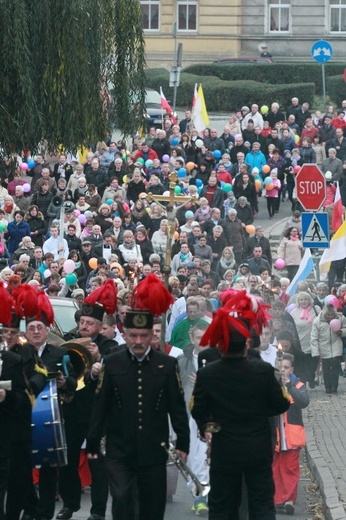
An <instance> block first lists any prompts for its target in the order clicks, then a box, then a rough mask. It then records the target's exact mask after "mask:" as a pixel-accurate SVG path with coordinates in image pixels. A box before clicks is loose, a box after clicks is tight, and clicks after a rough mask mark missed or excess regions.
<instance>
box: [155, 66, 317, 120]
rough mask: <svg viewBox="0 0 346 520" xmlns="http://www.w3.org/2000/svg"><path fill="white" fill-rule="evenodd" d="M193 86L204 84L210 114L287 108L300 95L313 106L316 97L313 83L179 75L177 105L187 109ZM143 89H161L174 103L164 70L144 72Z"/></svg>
mask: <svg viewBox="0 0 346 520" xmlns="http://www.w3.org/2000/svg"><path fill="white" fill-rule="evenodd" d="M195 83H202V84H203V92H204V97H205V101H206V105H207V109H208V111H209V112H216V111H220V110H222V111H233V112H234V111H236V110H239V109H240V108H241V107H242V106H243V105H248V106H250V105H251V104H252V103H257V104H259V105H270V104H271V103H272V102H274V101H276V102H277V103H279V105H280V106H282V107H286V106H288V105H289V104H290V102H291V98H292V97H293V96H296V95H297V94H299V97H300V98H301V99H304V101H307V102H309V103H310V104H311V103H312V102H313V98H314V95H315V85H314V83H306V84H303V85H302V84H298V83H294V84H287V85H269V84H266V85H263V84H261V83H258V82H256V81H251V80H248V81H244V80H238V81H223V80H220V79H219V78H217V77H215V76H207V77H202V76H197V75H193V74H187V73H186V72H182V73H181V75H180V85H179V87H178V90H177V105H178V106H186V107H190V106H191V102H192V97H193V91H194V85H195ZM146 86H147V87H150V88H153V89H155V90H159V88H160V87H162V89H163V91H164V93H165V96H166V98H167V99H170V100H172V99H173V88H171V87H169V73H168V71H167V70H165V69H149V70H147V72H146Z"/></svg>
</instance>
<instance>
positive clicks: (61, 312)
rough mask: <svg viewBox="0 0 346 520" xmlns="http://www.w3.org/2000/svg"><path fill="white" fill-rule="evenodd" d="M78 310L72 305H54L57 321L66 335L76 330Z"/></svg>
mask: <svg viewBox="0 0 346 520" xmlns="http://www.w3.org/2000/svg"><path fill="white" fill-rule="evenodd" d="M76 310H77V308H76V307H75V306H72V305H67V306H65V305H54V314H55V321H56V322H57V323H58V325H59V327H60V328H61V330H62V331H63V333H64V334H66V332H69V331H70V330H71V329H74V328H75V326H76V322H75V319H74V313H75V312H76Z"/></svg>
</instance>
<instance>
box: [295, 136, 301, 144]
mask: <svg viewBox="0 0 346 520" xmlns="http://www.w3.org/2000/svg"><path fill="white" fill-rule="evenodd" d="M294 140H295V142H296V143H299V141H300V137H299V135H295V136H294Z"/></svg>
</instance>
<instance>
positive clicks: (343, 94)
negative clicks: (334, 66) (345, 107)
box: [326, 76, 346, 107]
mask: <svg viewBox="0 0 346 520" xmlns="http://www.w3.org/2000/svg"><path fill="white" fill-rule="evenodd" d="M326 91H327V94H328V96H329V97H330V99H332V100H333V101H334V102H335V103H336V105H337V107H341V101H343V100H344V99H346V83H345V81H344V77H343V76H331V77H329V78H327V80H326Z"/></svg>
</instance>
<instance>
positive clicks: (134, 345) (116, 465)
mask: <svg viewBox="0 0 346 520" xmlns="http://www.w3.org/2000/svg"><path fill="white" fill-rule="evenodd" d="M172 302H173V298H172V296H171V295H170V293H169V292H168V290H167V289H166V287H165V286H164V285H163V283H162V282H161V281H160V280H159V279H158V277H157V276H156V275H154V274H153V275H152V274H150V275H148V276H147V277H146V278H145V279H144V280H143V281H141V282H140V283H139V284H138V286H137V287H136V289H135V300H134V306H133V308H132V309H130V310H128V311H127V313H126V317H125V321H124V337H125V339H126V347H127V348H126V349H124V350H122V351H120V352H116V353H114V354H111V355H110V356H107V358H106V359H105V373H104V379H103V384H102V388H101V391H100V395H99V399H98V403H97V407H95V408H94V411H93V417H92V421H91V427H90V430H89V434H88V439H87V452H88V453H89V457H90V458H92V457H98V447H99V442H100V438H101V436H102V435H103V434H104V431H105V433H106V439H107V441H106V464H107V469H108V475H109V482H110V491H111V494H112V497H113V520H133V519H134V518H135V517H136V516H135V511H137V510H138V509H139V519H140V520H148V519H150V520H163V518H164V512H165V504H166V461H167V454H166V453H165V450H164V449H163V447H162V446H161V444H162V443H163V442H164V443H166V444H167V443H168V432H169V425H168V414H169V416H170V419H171V422H172V426H173V429H174V431H175V433H176V434H177V444H176V449H177V452H178V454H179V455H180V457H181V459H182V460H183V461H186V457H187V453H188V450H189V427H188V419H187V413H186V409H185V402H184V397H183V390H182V387H181V383H180V376H179V368H178V364H177V361H176V359H174V358H173V357H170V356H167V355H165V354H163V353H162V352H160V351H158V350H156V349H153V348H151V346H150V344H151V340H152V328H153V315H155V314H156V315H160V314H162V313H163V312H166V311H167V310H168V307H169V306H170V304H171V303H172ZM134 485H136V486H137V494H136V497H135V498H134V496H133V489H134Z"/></svg>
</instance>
